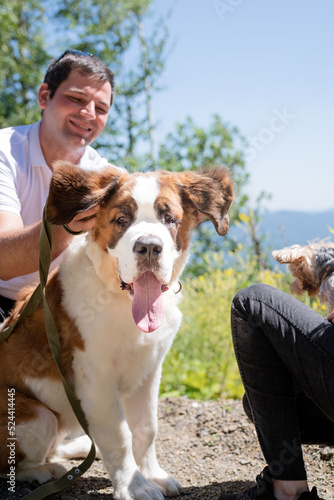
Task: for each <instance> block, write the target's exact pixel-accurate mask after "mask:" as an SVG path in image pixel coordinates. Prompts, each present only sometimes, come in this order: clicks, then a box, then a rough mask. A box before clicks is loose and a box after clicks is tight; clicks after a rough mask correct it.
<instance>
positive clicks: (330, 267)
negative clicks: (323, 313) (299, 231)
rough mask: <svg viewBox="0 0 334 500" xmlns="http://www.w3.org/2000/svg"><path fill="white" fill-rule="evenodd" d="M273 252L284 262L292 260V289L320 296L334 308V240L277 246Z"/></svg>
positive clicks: (331, 308) (290, 267) (279, 260)
mask: <svg viewBox="0 0 334 500" xmlns="http://www.w3.org/2000/svg"><path fill="white" fill-rule="evenodd" d="M272 256H273V257H274V259H275V260H277V262H279V263H280V264H289V269H290V271H291V273H292V275H293V276H294V278H296V279H295V281H293V282H292V283H291V285H290V290H291V293H294V294H296V295H301V294H302V293H303V292H304V291H307V292H308V294H309V296H310V297H311V296H315V295H318V296H319V300H320V302H321V303H324V304H326V305H327V306H328V308H329V309H330V310H333V309H334V243H332V242H329V241H326V240H325V241H324V240H323V241H320V242H313V243H310V244H309V245H305V246H300V245H293V246H291V247H285V248H282V250H274V251H273V252H272Z"/></svg>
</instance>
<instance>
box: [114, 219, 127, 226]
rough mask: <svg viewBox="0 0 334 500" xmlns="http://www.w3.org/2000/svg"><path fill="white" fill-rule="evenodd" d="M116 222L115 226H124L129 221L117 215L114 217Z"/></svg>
mask: <svg viewBox="0 0 334 500" xmlns="http://www.w3.org/2000/svg"><path fill="white" fill-rule="evenodd" d="M116 224H117V226H120V227H125V226H127V225H128V224H129V221H128V219H127V218H126V217H118V219H116Z"/></svg>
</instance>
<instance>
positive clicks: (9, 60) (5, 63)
mask: <svg viewBox="0 0 334 500" xmlns="http://www.w3.org/2000/svg"><path fill="white" fill-rule="evenodd" d="M44 22H45V11H44V8H43V6H42V3H41V2H39V1H38V0H25V1H24V2H22V0H11V1H10V2H2V4H1V6H0V48H1V66H0V88H1V92H0V128H2V127H9V126H14V125H24V124H28V123H32V122H34V121H37V120H39V118H40V109H39V107H38V104H37V88H38V86H39V85H40V84H41V79H42V73H41V71H42V69H41V68H42V67H43V64H45V62H46V61H47V60H48V55H47V52H46V50H45V44H44V37H43V35H42V32H43V30H42V27H43V24H44Z"/></svg>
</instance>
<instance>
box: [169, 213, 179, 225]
mask: <svg viewBox="0 0 334 500" xmlns="http://www.w3.org/2000/svg"><path fill="white" fill-rule="evenodd" d="M165 223H166V224H180V221H179V220H178V219H176V218H175V217H173V216H172V215H170V214H166V215H165Z"/></svg>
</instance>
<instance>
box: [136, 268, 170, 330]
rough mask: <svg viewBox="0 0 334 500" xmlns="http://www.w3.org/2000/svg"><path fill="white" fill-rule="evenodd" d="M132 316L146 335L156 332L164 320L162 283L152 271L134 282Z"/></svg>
mask: <svg viewBox="0 0 334 500" xmlns="http://www.w3.org/2000/svg"><path fill="white" fill-rule="evenodd" d="M133 291H134V297H133V302H132V314H133V319H134V320H135V323H136V325H137V326H138V327H139V328H140V329H141V330H142V331H143V332H146V333H149V332H154V330H156V329H157V328H159V326H161V324H162V322H163V319H164V311H163V300H162V291H161V283H159V281H158V280H157V279H156V277H155V276H154V274H153V273H152V272H151V271H146V273H144V274H142V275H141V276H140V277H139V278H138V279H137V280H136V281H134V282H133Z"/></svg>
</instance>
